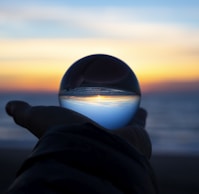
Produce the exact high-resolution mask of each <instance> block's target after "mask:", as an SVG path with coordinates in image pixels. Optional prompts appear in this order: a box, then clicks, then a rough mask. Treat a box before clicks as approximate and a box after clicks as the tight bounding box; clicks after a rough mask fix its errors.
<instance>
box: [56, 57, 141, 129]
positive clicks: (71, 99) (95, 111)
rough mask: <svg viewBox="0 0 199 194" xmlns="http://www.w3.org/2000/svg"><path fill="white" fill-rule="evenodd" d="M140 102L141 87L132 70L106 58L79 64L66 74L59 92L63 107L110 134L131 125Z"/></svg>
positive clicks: (113, 58) (85, 59)
mask: <svg viewBox="0 0 199 194" xmlns="http://www.w3.org/2000/svg"><path fill="white" fill-rule="evenodd" d="M140 98H141V92H140V87H139V83H138V80H137V78H136V76H135V74H134V72H133V71H132V70H131V69H130V67H129V66H128V65H127V64H126V63H124V62H123V61H121V60H120V59H118V58H116V57H113V56H109V55H103V54H96V55H90V56H87V57H84V58H82V59H80V60H78V61H76V62H75V63H74V64H73V65H72V66H71V67H70V68H69V69H68V70H67V71H66V73H65V74H64V76H63V78H62V81H61V84H60V91H59V102H60V105H61V106H62V107H65V108H67V109H71V110H73V111H76V112H78V113H80V114H82V115H84V116H86V117H88V118H90V119H91V120H93V121H94V122H96V123H98V124H99V125H101V126H102V127H104V128H106V129H109V130H114V129H118V128H122V127H124V126H126V125H128V123H129V122H130V121H131V120H132V119H133V116H134V114H135V113H136V111H137V109H138V107H139V104H140Z"/></svg>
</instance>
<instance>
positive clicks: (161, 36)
mask: <svg viewBox="0 0 199 194" xmlns="http://www.w3.org/2000/svg"><path fill="white" fill-rule="evenodd" d="M184 18H186V19H187V18H188V19H187V20H186V22H185V23H183V19H184ZM198 19H199V14H198V12H197V9H196V8H187V10H186V12H184V10H183V9H181V10H174V9H167V8H157V7H156V8H150V7H149V8H146V7H143V8H140V7H138V8H136V7H129V8H128V7H99V8H97V7H69V6H64V7H59V6H31V7H29V6H27V7H2V8H0V26H2V28H1V29H2V32H1V33H0V36H2V37H8V38H9V37H12V36H14V37H15V36H17V34H18V36H20V35H21V36H22V37H23V36H24V37H32V36H33V37H41V38H45V37H65V38H67V37H96V38H99V37H103V38H105V37H107V38H125V39H127V38H128V39H129V38H130V39H137V40H145V41H146V40H152V41H156V40H157V41H163V42H164V41H168V40H171V39H172V41H173V40H175V39H176V37H179V36H180V37H182V38H183V39H184V38H187V36H188V37H191V39H195V38H196V36H197V34H198V31H199V29H198V27H196V26H195V25H193V24H192V23H195V22H196V21H198ZM175 20H176V21H175ZM179 20H182V21H180V22H179ZM190 21H192V23H191V25H190V24H189V22H190ZM187 25H188V26H187Z"/></svg>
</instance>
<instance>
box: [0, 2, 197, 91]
mask: <svg viewBox="0 0 199 194" xmlns="http://www.w3.org/2000/svg"><path fill="white" fill-rule="evenodd" d="M94 53H106V54H110V55H113V56H116V57H118V58H120V59H122V60H123V61H125V62H126V63H127V64H128V65H129V66H130V67H131V68H132V69H133V70H134V72H135V73H136V75H137V77H138V79H139V80H140V83H141V86H142V88H143V89H144V90H150V88H151V87H153V86H154V85H157V84H158V83H164V82H169V83H170V82H197V81H199V1H198V0H195V1H193V0H187V1H179V0H178V1H176V0H167V1H157V0H156V1H155V0H154V1H148V0H145V1H131V0H129V1H123V0H121V1H119V0H109V1H107V0H106V1H105V0H101V1H93V0H90V1H80V0H78V1H77V0H71V1H64V0H57V1H53V0H48V1H44V0H34V1H29V0H16V1H14V0H4V1H0V90H42V91H43V90H54V91H56V90H58V88H59V83H60V81H61V78H62V76H63V74H64V72H65V71H66V70H67V68H68V67H69V66H70V65H71V64H72V63H73V62H75V61H76V60H78V59H80V58H82V57H84V56H86V55H89V54H94Z"/></svg>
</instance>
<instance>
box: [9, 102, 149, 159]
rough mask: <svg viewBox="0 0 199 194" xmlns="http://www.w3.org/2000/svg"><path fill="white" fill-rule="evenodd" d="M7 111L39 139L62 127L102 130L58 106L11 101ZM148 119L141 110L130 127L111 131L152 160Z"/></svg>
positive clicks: (87, 119) (90, 121)
mask: <svg viewBox="0 0 199 194" xmlns="http://www.w3.org/2000/svg"><path fill="white" fill-rule="evenodd" d="M6 111H7V113H8V114H9V115H10V116H12V117H13V119H14V121H15V122H16V123H17V124H18V125H20V126H22V127H25V128H27V129H28V130H29V131H30V132H32V133H33V134H34V135H35V136H36V137H38V138H40V137H42V136H43V134H44V133H45V131H46V130H47V129H49V128H51V127H56V126H62V125H70V124H80V125H81V124H84V123H92V124H94V125H96V126H98V127H99V128H100V126H99V125H98V124H97V123H95V122H94V121H92V120H91V119H89V118H87V117H85V116H83V115H81V114H79V113H77V112H74V111H72V110H68V109H66V108H62V107H58V106H30V105H29V104H28V103H26V102H23V101H10V102H8V104H7V105H6ZM146 117H147V113H146V111H145V110H144V109H142V108H140V109H138V111H137V113H136V115H135V116H134V118H133V119H132V121H131V122H130V123H129V125H128V126H126V127H123V128H121V129H118V130H113V131H110V130H109V131H110V132H111V133H113V134H116V135H118V136H120V137H121V138H123V139H125V140H126V141H127V142H129V143H130V144H132V145H133V146H135V147H136V148H137V149H138V150H139V151H140V152H142V153H143V154H144V155H145V156H147V157H148V158H150V156H151V142H150V138H149V136H148V134H147V132H146V131H145V130H144V127H145V123H146Z"/></svg>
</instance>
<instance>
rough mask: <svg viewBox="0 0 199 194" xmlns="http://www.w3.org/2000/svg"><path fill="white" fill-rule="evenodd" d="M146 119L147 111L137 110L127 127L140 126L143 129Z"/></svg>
mask: <svg viewBox="0 0 199 194" xmlns="http://www.w3.org/2000/svg"><path fill="white" fill-rule="evenodd" d="M146 119H147V111H146V110H145V109H144V108H139V109H138V110H137V112H136V113H135V115H134V117H133V119H132V120H131V121H130V123H129V124H128V125H132V126H133V125H134V126H140V127H142V128H145V125H146Z"/></svg>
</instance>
